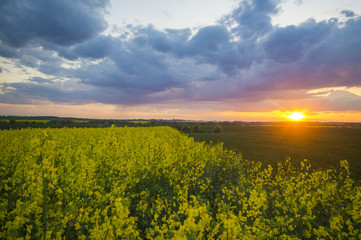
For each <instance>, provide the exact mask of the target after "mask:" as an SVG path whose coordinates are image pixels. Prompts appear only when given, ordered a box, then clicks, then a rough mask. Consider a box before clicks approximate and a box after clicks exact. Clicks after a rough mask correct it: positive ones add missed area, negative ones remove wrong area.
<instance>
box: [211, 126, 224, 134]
mask: <svg viewBox="0 0 361 240" xmlns="http://www.w3.org/2000/svg"><path fill="white" fill-rule="evenodd" d="M213 132H214V133H222V132H223V128H222V126H221V125H216V126H215V127H214V130H213Z"/></svg>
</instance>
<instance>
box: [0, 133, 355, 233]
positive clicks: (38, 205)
mask: <svg viewBox="0 0 361 240" xmlns="http://www.w3.org/2000/svg"><path fill="white" fill-rule="evenodd" d="M0 192H1V195H0V239H361V230H360V229H361V187H360V186H358V185H356V184H355V183H354V182H353V181H352V179H350V177H349V171H348V163H347V161H342V162H341V163H340V168H339V170H337V171H336V170H315V171H311V170H310V164H309V163H308V162H307V161H306V160H305V161H303V162H301V163H300V166H297V167H296V166H292V165H291V164H290V163H289V162H287V161H286V162H283V163H280V164H279V165H278V168H277V169H272V167H270V166H262V165H261V164H260V163H257V162H251V161H247V160H245V159H242V156H241V155H240V154H236V153H235V152H232V151H228V150H225V149H224V148H223V146H222V145H221V144H217V145H212V144H205V143H199V142H195V141H194V140H193V139H192V138H189V137H188V136H186V135H183V134H181V133H180V132H178V131H177V130H175V129H172V128H170V127H138V128H129V127H128V128H127V127H124V128H117V127H112V128H83V129H80V128H78V129H75V128H74V129H70V128H63V129H22V130H3V131H0Z"/></svg>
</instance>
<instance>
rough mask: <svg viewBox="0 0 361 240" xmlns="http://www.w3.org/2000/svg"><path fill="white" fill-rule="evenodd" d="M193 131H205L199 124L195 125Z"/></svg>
mask: <svg viewBox="0 0 361 240" xmlns="http://www.w3.org/2000/svg"><path fill="white" fill-rule="evenodd" d="M193 132H194V133H203V132H204V131H203V130H202V128H201V127H200V126H199V125H195V126H194V128H193Z"/></svg>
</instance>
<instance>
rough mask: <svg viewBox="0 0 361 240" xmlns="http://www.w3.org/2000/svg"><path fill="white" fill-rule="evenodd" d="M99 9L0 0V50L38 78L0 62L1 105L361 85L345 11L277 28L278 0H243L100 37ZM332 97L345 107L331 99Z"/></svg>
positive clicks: (89, 4)
mask: <svg viewBox="0 0 361 240" xmlns="http://www.w3.org/2000/svg"><path fill="white" fill-rule="evenodd" d="M108 7H109V3H108V1H106V0H83V1H71V0H64V1H57V0H35V1H32V2H31V4H30V3H29V2H27V1H23V0H4V1H1V3H0V56H1V57H3V58H6V59H9V60H11V61H13V62H14V63H16V64H17V66H18V68H19V69H28V68H30V69H33V70H34V71H37V72H38V73H39V76H34V75H31V76H30V75H29V78H28V81H26V82H10V81H8V80H7V79H4V78H3V77H2V74H3V73H2V72H4V70H5V68H4V67H1V68H0V79H1V82H0V89H1V91H0V93H1V94H0V102H2V103H37V102H41V101H50V102H55V103H68V104H85V103H106V104H119V105H137V104H144V103H167V102H174V101H179V102H184V103H185V104H186V103H187V102H194V101H218V102H222V101H223V102H228V103H233V104H234V103H235V102H239V101H240V102H242V104H244V105H247V104H249V103H252V102H253V103H254V102H261V101H266V100H272V101H273V100H274V101H279V100H283V101H301V100H305V102H309V101H310V99H311V100H312V99H314V98H316V97H317V96H315V95H313V94H311V93H309V90H311V89H316V88H324V87H338V86H346V87H347V86H349V87H352V86H360V83H361V82H360V80H361V18H360V17H359V16H358V15H357V14H356V13H354V12H353V11H350V10H347V9H345V10H342V11H341V14H343V15H344V16H345V17H346V20H345V21H343V22H340V21H339V20H338V19H336V18H333V19H330V20H328V21H321V22H317V21H315V20H313V19H309V20H306V21H305V22H303V23H301V24H299V25H297V26H295V25H290V26H287V27H279V26H275V25H273V24H272V16H273V15H274V14H277V13H278V12H279V10H280V7H279V1H278V0H266V1H264V0H253V1H242V2H240V4H239V5H238V7H237V8H235V9H234V10H233V11H232V12H230V13H229V14H228V15H226V16H224V17H223V18H222V19H220V20H219V22H218V24H217V25H211V26H205V27H201V28H199V29H197V30H196V31H195V30H194V29H164V30H160V29H156V28H155V27H153V26H152V25H148V26H132V25H128V26H127V28H126V29H122V31H121V32H122V33H121V34H120V35H119V36H113V35H105V34H104V31H105V30H106V29H107V27H108V25H107V23H106V21H105V19H104V16H105V14H106V13H107V8H108ZM295 92H297V94H295ZM341 100H342V101H343V102H348V103H350V104H351V105H348V106H345V104H333V102H334V101H341ZM311 102H312V101H311ZM318 102H319V104H318V105H317V107H316V105H315V108H317V109H319V110H321V109H324V110H329V109H330V107H328V106H331V105H330V104H332V105H333V106H339V107H337V109H343V110H350V109H355V108H357V107H356V106H361V97H360V96H359V95H355V94H350V93H349V92H347V91H346V92H345V91H335V92H334V93H332V94H329V95H328V96H327V97H326V98H324V99H322V101H318ZM242 104H240V105H242ZM235 106H236V105H235ZM358 108H360V107H358Z"/></svg>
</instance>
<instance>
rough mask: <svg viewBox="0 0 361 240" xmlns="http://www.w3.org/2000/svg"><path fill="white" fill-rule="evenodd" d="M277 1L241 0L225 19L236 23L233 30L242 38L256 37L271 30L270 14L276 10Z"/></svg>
mask: <svg viewBox="0 0 361 240" xmlns="http://www.w3.org/2000/svg"><path fill="white" fill-rule="evenodd" d="M278 3H279V0H253V1H243V2H241V4H240V5H239V7H238V8H237V9H235V10H234V11H233V13H232V14H231V15H230V16H229V17H228V18H226V21H228V22H231V23H233V22H236V23H237V24H238V26H237V27H235V28H234V29H233V32H235V33H237V34H238V35H240V36H241V37H242V38H243V39H248V38H258V37H259V36H262V35H264V34H266V33H267V32H269V31H270V30H272V28H273V26H272V19H271V16H272V15H274V14H276V13H277V12H278V10H279V9H278Z"/></svg>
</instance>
